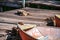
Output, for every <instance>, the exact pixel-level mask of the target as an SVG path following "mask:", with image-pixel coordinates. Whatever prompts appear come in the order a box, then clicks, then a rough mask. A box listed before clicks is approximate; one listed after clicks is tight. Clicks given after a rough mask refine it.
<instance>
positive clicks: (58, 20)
mask: <svg viewBox="0 0 60 40" xmlns="http://www.w3.org/2000/svg"><path fill="white" fill-rule="evenodd" d="M55 22H56V27H60V15H55Z"/></svg>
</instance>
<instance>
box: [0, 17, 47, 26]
mask: <svg viewBox="0 0 60 40" xmlns="http://www.w3.org/2000/svg"><path fill="white" fill-rule="evenodd" d="M0 19H2V20H0V22H7V23H17V22H23V23H31V24H37V25H40V24H46V22H41V21H40V22H38V21H29V20H18V19H12V18H4V17H0Z"/></svg>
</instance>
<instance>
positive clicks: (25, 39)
mask: <svg viewBox="0 0 60 40" xmlns="http://www.w3.org/2000/svg"><path fill="white" fill-rule="evenodd" d="M18 32H19V35H20V36H21V38H22V40H35V39H34V38H32V37H30V36H29V35H27V34H26V33H24V32H23V31H22V30H19V31H18Z"/></svg>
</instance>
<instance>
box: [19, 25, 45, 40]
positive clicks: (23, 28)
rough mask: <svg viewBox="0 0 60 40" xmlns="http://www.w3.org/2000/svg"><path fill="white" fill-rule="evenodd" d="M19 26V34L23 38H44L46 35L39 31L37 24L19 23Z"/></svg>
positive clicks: (37, 39) (34, 39) (35, 39)
mask: <svg viewBox="0 0 60 40" xmlns="http://www.w3.org/2000/svg"><path fill="white" fill-rule="evenodd" d="M18 28H19V31H18V33H19V35H20V36H21V38H22V40H39V39H42V40H44V39H45V38H44V36H43V35H42V34H41V33H40V32H39V31H38V29H37V28H36V25H34V24H24V25H20V24H18Z"/></svg>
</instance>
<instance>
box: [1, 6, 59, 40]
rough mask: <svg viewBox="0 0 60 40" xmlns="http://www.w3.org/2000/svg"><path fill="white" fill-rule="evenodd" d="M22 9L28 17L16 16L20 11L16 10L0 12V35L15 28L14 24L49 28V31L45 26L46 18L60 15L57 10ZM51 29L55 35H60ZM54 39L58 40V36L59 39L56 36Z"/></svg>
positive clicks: (2, 38)
mask: <svg viewBox="0 0 60 40" xmlns="http://www.w3.org/2000/svg"><path fill="white" fill-rule="evenodd" d="M22 9H23V10H26V11H27V12H29V13H30V15H28V16H18V15H16V14H15V13H16V12H17V11H18V10H21V9H16V10H11V11H6V12H0V29H1V30H2V31H1V32H0V34H1V33H5V34H6V32H5V31H3V30H11V29H12V27H17V25H16V24H17V23H18V22H23V23H29V24H36V25H37V26H39V27H41V28H45V27H46V28H49V30H50V26H47V25H46V24H47V23H46V21H45V19H46V18H48V17H53V16H54V15H55V14H60V11H57V10H45V9H35V8H28V7H26V8H22ZM51 29H52V30H53V29H54V30H53V31H58V32H57V33H60V29H57V28H53V27H52V28H51ZM55 29H56V30H55ZM41 30H42V29H41ZM44 30H45V29H44ZM52 30H51V31H52ZM42 32H43V31H42ZM55 33H56V32H55ZM51 35H52V34H51ZM54 35H55V34H54ZM57 35H59V34H57ZM53 38H54V37H53ZM56 39H58V40H59V39H60V36H59V37H58V36H57V38H56ZM56 39H55V40H56ZM0 40H6V37H0Z"/></svg>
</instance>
